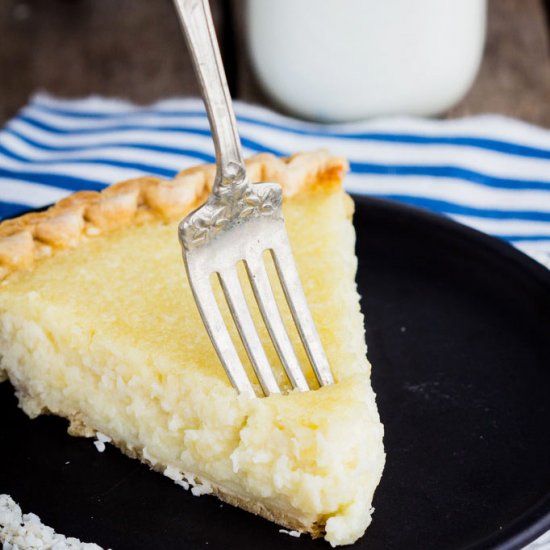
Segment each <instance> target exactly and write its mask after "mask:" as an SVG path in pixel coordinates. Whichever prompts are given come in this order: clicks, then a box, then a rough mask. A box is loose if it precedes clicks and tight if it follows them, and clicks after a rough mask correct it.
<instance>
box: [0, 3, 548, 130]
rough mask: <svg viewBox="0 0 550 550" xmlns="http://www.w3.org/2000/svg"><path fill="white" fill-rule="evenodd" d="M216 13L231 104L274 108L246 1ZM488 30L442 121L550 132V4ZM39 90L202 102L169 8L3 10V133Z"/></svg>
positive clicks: (496, 20) (497, 18) (494, 7)
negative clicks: (549, 10) (499, 119)
mask: <svg viewBox="0 0 550 550" xmlns="http://www.w3.org/2000/svg"><path fill="white" fill-rule="evenodd" d="M547 4H548V2H547ZM212 8H213V13H214V19H215V22H216V27H217V29H218V32H219V34H220V40H221V42H222V46H223V51H224V58H225V63H226V66H227V72H228V77H229V80H230V85H231V90H232V93H233V95H234V96H235V97H238V98H241V99H244V100H246V101H249V102H253V103H258V104H262V105H267V106H271V107H272V105H271V103H270V101H269V99H268V98H267V97H266V96H265V95H264V94H263V93H262V91H261V89H260V88H259V86H258V84H257V82H256V79H255V78H254V75H253V73H252V70H251V68H250V64H249V62H248V59H247V55H246V44H245V42H244V38H243V29H242V19H243V18H242V13H243V0H234V1H233V2H229V1H226V0H213V1H212ZM488 21H489V23H488V33H487V44H486V49H485V55H484V59H483V63H482V66H481V69H480V71H479V74H478V77H477V79H476V81H475V83H474V85H473V87H472V89H471V90H470V92H469V93H468V94H467V95H466V97H465V98H464V99H463V100H462V101H461V102H460V103H459V105H457V106H456V107H454V108H453V109H452V110H451V111H450V112H449V113H447V114H446V116H449V117H460V116H465V115H471V114H475V113H485V112H494V113H503V114H506V115H509V116H514V117H517V118H520V119H523V120H525V121H528V122H532V123H536V124H540V125H542V126H546V127H550V44H549V38H548V34H549V33H548V29H549V26H548V19H547V18H546V14H545V3H544V2H543V0H489V18H488ZM38 90H42V91H47V92H49V93H51V94H54V95H57V96H61V97H82V96H87V95H90V94H100V95H106V96H114V97H120V98H124V99H130V100H133V101H136V102H138V103H149V102H151V101H154V100H156V99H159V98H165V97H171V96H181V95H197V94H198V89H197V85H196V82H195V78H194V75H193V72H192V70H191V65H190V60H189V56H188V54H187V51H186V48H185V44H184V41H183V37H182V35H181V32H180V29H179V24H178V21H177V19H176V16H175V12H174V9H173V7H172V4H171V0H154V1H152V0H0V124H1V123H2V122H4V121H5V120H7V119H8V118H9V117H11V116H13V114H14V113H15V112H16V111H17V110H18V109H19V108H21V107H22V106H23V105H25V103H26V102H27V101H28V99H29V97H30V95H31V94H32V93H33V92H35V91H38Z"/></svg>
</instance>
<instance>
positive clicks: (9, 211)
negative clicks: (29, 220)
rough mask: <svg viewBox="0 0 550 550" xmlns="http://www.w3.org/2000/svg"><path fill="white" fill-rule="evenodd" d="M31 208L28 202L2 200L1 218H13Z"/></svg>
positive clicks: (0, 202) (0, 205)
mask: <svg viewBox="0 0 550 550" xmlns="http://www.w3.org/2000/svg"><path fill="white" fill-rule="evenodd" d="M28 210H29V206H28V205H26V204H19V203H17V202H8V201H0V219H5V218H12V217H14V216H19V215H20V214H24V213H25V212H27V211H28Z"/></svg>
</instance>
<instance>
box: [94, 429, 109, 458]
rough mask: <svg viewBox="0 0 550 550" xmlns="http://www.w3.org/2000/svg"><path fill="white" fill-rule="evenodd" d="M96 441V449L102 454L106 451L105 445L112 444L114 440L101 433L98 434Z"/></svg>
mask: <svg viewBox="0 0 550 550" xmlns="http://www.w3.org/2000/svg"><path fill="white" fill-rule="evenodd" d="M95 436H96V438H97V439H96V440H95V441H94V445H95V448H96V449H97V450H98V451H99V452H100V453H102V452H103V451H104V450H105V443H110V442H111V441H112V439H111V438H110V437H109V436H108V435H105V434H102V433H101V432H96V434H95Z"/></svg>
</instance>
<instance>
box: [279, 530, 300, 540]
mask: <svg viewBox="0 0 550 550" xmlns="http://www.w3.org/2000/svg"><path fill="white" fill-rule="evenodd" d="M279 533H284V534H285V535H289V536H291V537H296V538H299V537H300V535H301V534H302V533H300V531H287V530H286V529H279Z"/></svg>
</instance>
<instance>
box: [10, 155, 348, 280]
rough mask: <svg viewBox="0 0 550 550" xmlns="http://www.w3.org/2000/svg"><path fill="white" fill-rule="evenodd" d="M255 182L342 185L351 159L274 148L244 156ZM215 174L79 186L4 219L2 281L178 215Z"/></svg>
mask: <svg viewBox="0 0 550 550" xmlns="http://www.w3.org/2000/svg"><path fill="white" fill-rule="evenodd" d="M246 167H247V174H248V177H249V178H250V180H251V181H253V182H256V181H274V182H277V183H279V184H280V185H281V186H282V188H283V196H284V198H285V199H288V198H290V197H293V196H295V195H297V194H300V193H305V192H308V191H313V190H315V188H316V187H318V186H321V187H323V186H326V185H330V184H333V185H334V184H337V185H340V183H341V181H342V178H343V175H344V173H345V172H346V171H347V169H348V164H347V161H346V160H345V159H344V158H342V157H338V156H332V155H331V154H330V153H328V151H326V150H318V151H313V152H306V153H298V154H296V155H293V156H291V157H287V158H278V157H276V156H274V155H272V154H270V153H261V154H258V155H255V156H253V157H251V158H250V159H248V160H247V161H246ZM214 175H215V165H213V164H203V165H200V166H195V167H192V168H188V169H186V170H183V171H182V172H180V173H179V174H177V175H176V176H175V177H174V178H173V179H172V180H162V179H160V178H155V177H149V176H145V177H141V178H136V179H131V180H127V181H123V182H119V183H115V184H114V185H111V186H109V187H107V188H105V189H104V190H102V191H101V192H96V191H78V192H76V193H73V194H72V195H69V196H67V197H65V198H63V199H61V200H60V201H58V202H57V203H56V204H54V205H53V206H51V207H50V208H48V209H47V210H45V211H42V212H32V213H29V214H24V215H22V216H19V217H17V218H13V219H9V220H5V221H3V222H2V223H0V280H2V279H5V278H6V277H7V276H8V275H10V274H11V273H13V272H16V271H19V270H23V269H29V268H32V267H33V265H34V264H35V262H36V261H37V260H40V259H41V258H44V257H48V256H51V255H53V254H55V253H56V252H58V251H60V250H63V249H66V248H72V247H76V246H78V245H79V244H80V243H82V242H85V241H86V240H88V239H90V238H94V237H97V236H99V235H104V234H107V233H109V232H110V231H113V230H115V229H119V228H121V227H125V226H129V225H132V224H141V223H146V222H148V221H152V220H155V219H156V220H159V219H160V220H164V221H169V220H174V219H178V218H181V217H183V216H184V215H185V214H187V213H188V212H190V211H191V210H193V209H194V208H196V207H198V206H199V205H200V204H202V203H203V202H204V200H205V199H206V197H207V196H208V193H209V192H210V189H211V188H212V183H213V180H214Z"/></svg>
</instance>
